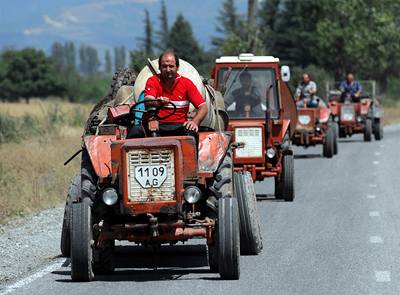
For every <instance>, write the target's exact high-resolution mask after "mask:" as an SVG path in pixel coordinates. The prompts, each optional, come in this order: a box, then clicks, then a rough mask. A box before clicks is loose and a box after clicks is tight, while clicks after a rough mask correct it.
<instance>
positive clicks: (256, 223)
mask: <svg viewBox="0 0 400 295" xmlns="http://www.w3.org/2000/svg"><path fill="white" fill-rule="evenodd" d="M233 178H234V182H233V185H234V192H235V196H236V199H237V200H238V205H239V218H240V254H241V255H257V254H259V253H260V252H261V250H262V248H263V244H262V235H261V229H260V219H259V216H258V211H257V199H256V192H255V190H254V184H253V179H252V178H251V174H250V172H248V171H245V172H236V173H234V175H233Z"/></svg>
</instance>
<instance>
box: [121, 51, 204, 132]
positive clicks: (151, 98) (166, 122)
mask: <svg viewBox="0 0 400 295" xmlns="http://www.w3.org/2000/svg"><path fill="white" fill-rule="evenodd" d="M158 65H159V69H160V74H158V75H154V76H152V77H150V78H149V79H148V80H147V82H146V87H145V90H144V99H145V101H147V102H146V107H151V106H154V107H160V105H163V107H162V108H161V109H160V110H159V114H158V115H159V117H161V118H163V117H167V116H168V115H170V114H171V113H172V112H173V111H174V107H173V105H172V104H174V105H175V106H176V111H175V112H174V113H173V114H172V115H171V116H168V118H165V119H161V120H160V121H159V123H160V124H159V134H160V136H182V135H192V136H196V133H197V132H198V130H199V125H200V123H201V121H202V120H203V119H204V117H205V116H206V115H207V113H208V107H207V104H206V102H205V100H204V98H203V97H202V96H201V94H200V92H199V90H198V89H197V87H196V86H195V85H194V84H193V82H192V81H191V80H190V79H188V78H186V77H183V76H181V75H179V74H178V68H179V58H178V56H177V55H176V54H175V53H174V52H170V51H165V52H163V53H162V54H161V55H160V57H159V59H158ZM190 103H192V104H193V105H194V107H195V108H197V112H196V114H195V115H194V117H193V118H192V119H191V120H188V118H187V116H188V112H189V106H190ZM140 129H141V128H140ZM143 136H144V134H143V132H142V131H141V130H139V129H138V128H132V130H131V132H129V135H128V138H132V137H143Z"/></svg>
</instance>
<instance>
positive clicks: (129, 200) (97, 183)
mask: <svg viewBox="0 0 400 295" xmlns="http://www.w3.org/2000/svg"><path fill="white" fill-rule="evenodd" d="M180 64H181V65H180V68H179V73H180V74H182V75H184V76H186V77H188V78H190V79H192V81H193V82H194V83H195V85H196V86H197V87H198V89H199V90H200V92H201V93H202V94H203V97H205V98H206V102H207V104H208V107H209V114H208V116H207V117H206V118H205V119H204V120H203V122H202V124H201V126H200V130H199V133H198V138H197V139H195V138H194V137H191V136H174V137H159V136H158V133H157V131H158V121H159V120H161V119H163V118H160V117H159V112H158V111H159V110H160V108H161V106H160V107H147V106H146V107H144V105H145V102H144V100H143V95H142V94H143V90H144V85H145V82H146V80H147V78H148V77H150V76H151V75H153V74H154V73H156V72H157V70H158V66H157V65H156V64H155V63H154V61H153V62H152V61H149V64H148V66H146V67H145V68H144V69H143V70H142V71H141V72H140V74H139V75H138V77H137V78H136V77H135V76H134V75H133V74H132V73H131V72H129V71H121V72H118V73H117V74H116V75H115V77H114V82H113V85H112V93H111V95H110V97H108V98H107V99H105V100H103V101H102V102H100V103H99V104H98V105H96V107H95V108H94V109H93V111H92V113H91V114H90V117H89V120H88V122H87V125H86V128H85V132H84V135H83V142H82V162H81V173H80V175H79V176H77V177H75V178H73V181H72V184H71V187H70V190H69V194H68V198H67V203H66V207H65V214H64V223H63V230H62V238H61V251H62V254H63V255H64V256H70V257H71V277H72V280H73V281H90V280H91V279H92V278H93V276H94V275H96V274H109V273H111V272H112V271H113V270H114V267H115V265H114V259H113V255H114V254H113V253H114V248H115V241H116V240H125V241H129V242H134V243H136V244H139V245H142V246H148V247H154V248H155V249H158V248H159V247H160V246H161V245H162V244H170V245H172V244H176V243H178V242H180V241H187V240H188V239H192V238H204V239H206V240H207V245H208V261H209V265H210V268H211V270H212V271H215V272H219V274H220V276H221V278H223V279H238V278H239V273H240V268H239V255H240V252H242V254H257V253H259V252H260V251H261V249H262V239H261V233H260V226H259V223H258V216H257V211H256V196H255V193H254V187H253V183H252V182H251V183H248V181H247V178H246V174H243V173H234V169H233V164H232V155H233V153H234V152H233V148H234V146H233V144H232V133H231V132H227V131H224V129H225V127H224V122H225V121H224V120H223V119H222V117H221V115H220V114H223V112H224V110H223V109H219V108H218V106H217V101H218V99H219V97H220V96H218V95H217V93H216V92H215V91H214V89H212V87H210V86H208V85H207V84H206V83H203V81H202V80H201V78H200V76H199V75H198V73H197V71H196V70H195V69H194V68H193V67H192V66H191V65H190V64H188V63H186V62H185V61H183V60H181V61H180ZM121 93H122V94H121ZM120 94H121V95H120ZM171 105H172V107H171V108H169V110H171V113H173V112H174V111H175V110H176V107H175V106H174V104H173V102H171ZM142 114H146V118H145V119H144V117H143V116H142ZM224 119H225V118H224ZM134 122H140V124H142V125H144V124H146V126H147V128H148V130H149V131H148V134H147V136H146V137H145V138H133V139H127V138H126V134H127V128H129V126H130V125H131V124H135V123H134Z"/></svg>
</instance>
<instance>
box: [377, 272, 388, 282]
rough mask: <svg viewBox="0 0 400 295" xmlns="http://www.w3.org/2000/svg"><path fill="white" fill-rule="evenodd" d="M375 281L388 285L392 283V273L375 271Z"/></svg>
mask: <svg viewBox="0 0 400 295" xmlns="http://www.w3.org/2000/svg"><path fill="white" fill-rule="evenodd" d="M375 280H376V281H377V282H378V283H387V282H390V281H391V278H390V271H386V270H385V271H375Z"/></svg>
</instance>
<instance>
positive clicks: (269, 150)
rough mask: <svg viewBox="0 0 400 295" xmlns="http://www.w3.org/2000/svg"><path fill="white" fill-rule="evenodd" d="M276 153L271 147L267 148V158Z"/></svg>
mask: <svg viewBox="0 0 400 295" xmlns="http://www.w3.org/2000/svg"><path fill="white" fill-rule="evenodd" d="M275 155H276V152H275V150H274V149H273V148H269V149H267V158H268V159H273V158H274V157H275Z"/></svg>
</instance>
